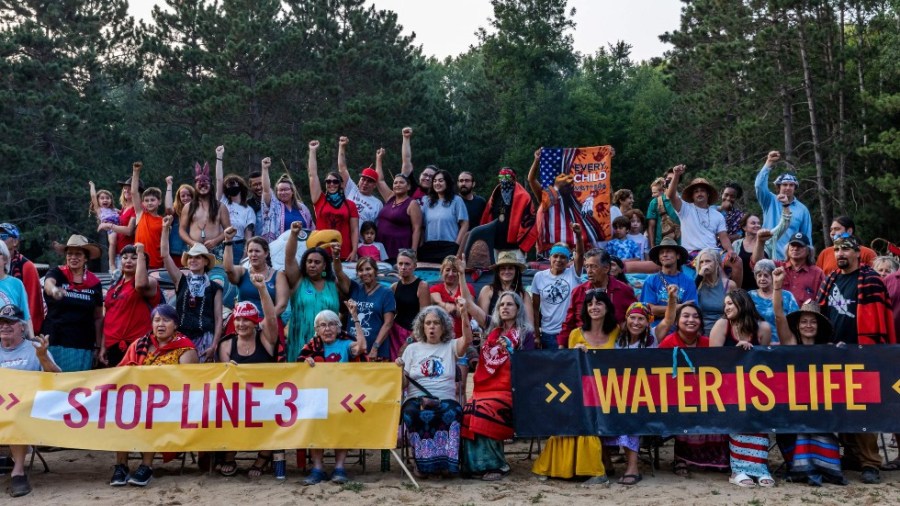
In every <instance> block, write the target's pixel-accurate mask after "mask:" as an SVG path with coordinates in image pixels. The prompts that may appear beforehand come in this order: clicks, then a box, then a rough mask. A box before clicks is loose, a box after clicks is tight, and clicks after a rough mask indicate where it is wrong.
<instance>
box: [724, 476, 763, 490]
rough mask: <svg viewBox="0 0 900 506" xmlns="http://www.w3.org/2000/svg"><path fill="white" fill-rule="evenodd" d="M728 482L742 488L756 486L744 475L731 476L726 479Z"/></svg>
mask: <svg viewBox="0 0 900 506" xmlns="http://www.w3.org/2000/svg"><path fill="white" fill-rule="evenodd" d="M728 482H729V483H731V484H734V485H737V486H739V487H742V488H753V487H755V486H756V482H754V481H753V478H751V477H749V476H747V475H746V474H745V473H738V474H734V475H732V476H731V478H728Z"/></svg>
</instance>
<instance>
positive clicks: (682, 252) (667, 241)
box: [648, 237, 688, 266]
mask: <svg viewBox="0 0 900 506" xmlns="http://www.w3.org/2000/svg"><path fill="white" fill-rule="evenodd" d="M664 249H673V250H675V251H676V252H678V255H679V259H678V265H679V266H681V265H682V264H684V263H685V262H687V261H688V251H687V250H686V249H684V248H683V247H682V246H681V245H679V244H678V243H677V242H675V239H672V238H671V237H664V238H663V240H662V241H660V242H659V244H657V245H656V246H654V247H652V248H650V253H649V254H648V256H649V257H650V260H652V261H653V263H655V264H656V265H660V263H659V253H660V252H661V251H662V250H664Z"/></svg>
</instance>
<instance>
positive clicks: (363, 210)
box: [344, 179, 384, 229]
mask: <svg viewBox="0 0 900 506" xmlns="http://www.w3.org/2000/svg"><path fill="white" fill-rule="evenodd" d="M344 196H345V197H347V198H348V199H350V200H352V201H353V203H354V204H356V209H357V210H358V211H359V228H360V229H362V226H363V223H365V222H367V221H373V222H377V220H378V213H380V212H381V208H382V207H384V203H383V202H381V200H380V199H379V198H378V197H376V196H375V195H374V194H373V195H363V194H362V193H361V192H360V191H359V186H356V181H354V180H352V179H348V180H347V186H345V187H344Z"/></svg>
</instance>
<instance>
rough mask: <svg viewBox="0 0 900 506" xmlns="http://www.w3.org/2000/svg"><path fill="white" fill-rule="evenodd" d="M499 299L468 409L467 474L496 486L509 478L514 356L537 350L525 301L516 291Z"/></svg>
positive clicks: (465, 412) (465, 423) (465, 329)
mask: <svg viewBox="0 0 900 506" xmlns="http://www.w3.org/2000/svg"><path fill="white" fill-rule="evenodd" d="M499 295H500V296H499V297H498V299H497V304H496V305H495V307H494V312H493V314H492V315H491V325H490V327H489V328H488V334H487V338H485V339H484V341H482V343H481V350H480V353H479V354H480V358H481V359H480V360H479V361H478V366H477V367H476V368H475V376H474V378H473V381H474V383H475V386H474V388H473V389H472V400H471V401H470V402H467V403H466V405H465V406H464V407H463V428H462V437H463V441H462V443H463V445H462V468H463V472H464V473H466V474H470V475H480V476H481V479H482V480H484V481H497V480H500V479H501V478H503V476H504V475H506V474H507V473H509V464H507V462H506V457H505V455H504V454H503V441H504V440H506V439H510V438H512V437H513V420H512V376H511V374H510V371H511V368H512V362H511V357H512V354H513V353H515V352H516V351H519V350H533V349H534V329H533V328H532V327H531V324H530V323H529V322H528V320H527V318H526V312H525V307H527V306H525V307H523V305H524V304H525V302H523V301H522V297H520V296H519V295H518V294H517V293H515V292H503V293H501V294H499ZM471 333H472V329H471V327H468V326H466V327H463V334H466V335H467V339H471V337H468V334H471Z"/></svg>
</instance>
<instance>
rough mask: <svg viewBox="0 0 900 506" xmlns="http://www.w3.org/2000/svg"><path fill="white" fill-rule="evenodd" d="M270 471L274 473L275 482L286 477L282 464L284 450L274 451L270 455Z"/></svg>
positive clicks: (283, 463)
mask: <svg viewBox="0 0 900 506" xmlns="http://www.w3.org/2000/svg"><path fill="white" fill-rule="evenodd" d="M272 469H273V470H274V471H275V479H276V480H283V479H285V478H286V477H287V476H286V475H287V469H286V466H285V462H284V450H276V451H275V452H273V453H272Z"/></svg>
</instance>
